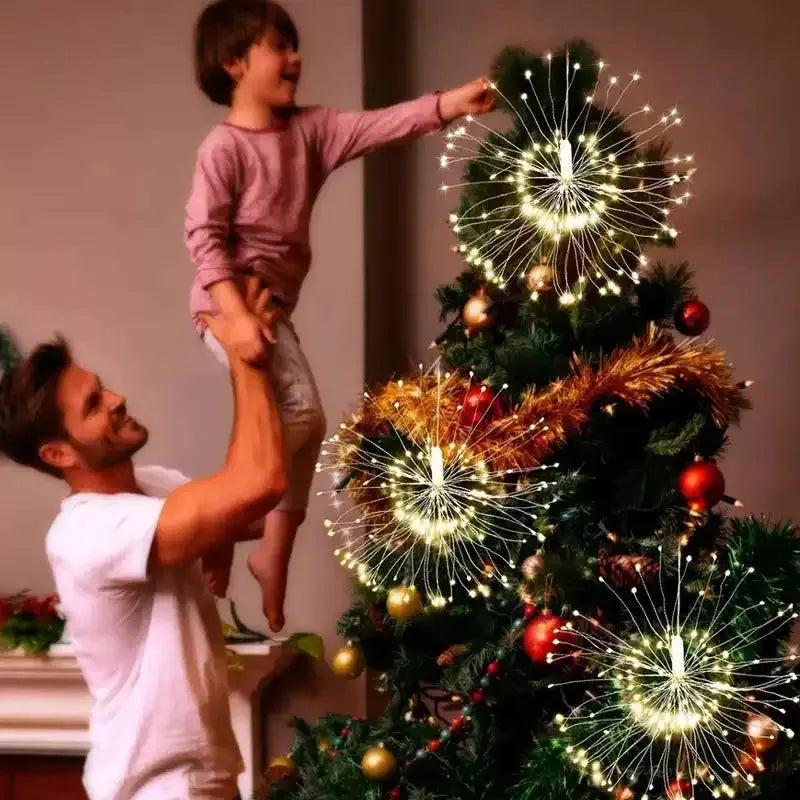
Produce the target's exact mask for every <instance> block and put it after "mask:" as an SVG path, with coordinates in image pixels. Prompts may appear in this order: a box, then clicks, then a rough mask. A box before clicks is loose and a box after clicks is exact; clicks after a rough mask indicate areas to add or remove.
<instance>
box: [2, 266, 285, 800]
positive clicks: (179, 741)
mask: <svg viewBox="0 0 800 800" xmlns="http://www.w3.org/2000/svg"><path fill="white" fill-rule="evenodd" d="M246 302H247V303H248V306H249V308H251V309H252V310H253V311H254V313H256V314H257V315H259V317H260V318H261V319H262V320H263V322H264V329H265V338H269V331H270V329H271V328H270V326H271V325H272V322H273V312H272V311H271V310H270V304H269V293H268V292H266V291H260V287H259V285H258V281H256V280H255V279H252V281H251V282H250V283H249V284H248V287H247V293H246ZM207 323H208V325H209V326H210V328H211V330H212V331H213V332H214V335H215V336H216V337H217V338H218V339H219V340H220V342H221V343H222V344H223V346H224V347H225V348H226V350H227V351H228V356H229V361H230V371H231V377H232V383H233V392H234V399H235V414H234V422H233V433H232V438H231V442H230V446H229V449H228V455H227V459H226V461H225V464H224V466H223V467H222V468H221V469H220V470H219V471H218V472H216V473H215V474H213V475H211V476H210V477H208V478H203V479H201V480H196V481H188V480H187V479H186V478H183V476H181V475H180V474H179V473H176V472H173V471H169V470H165V469H162V468H149V469H138V468H137V469H134V467H133V463H132V460H131V457H132V456H133V454H134V453H136V452H137V451H138V450H139V449H140V448H141V447H142V446H143V445H144V444H145V443H146V441H147V437H148V434H147V430H146V429H145V428H144V427H143V426H142V425H140V424H139V423H138V422H137V421H136V420H135V419H133V418H132V417H131V416H129V414H128V411H127V408H126V405H125V399H124V398H123V397H121V396H120V395H118V394H116V393H114V392H112V391H111V390H109V389H106V388H105V387H104V386H103V385H102V383H101V382H100V381H99V379H98V378H97V376H96V375H93V374H92V373H90V372H87V371H86V370H84V369H82V368H81V367H79V366H78V365H77V364H75V363H74V362H73V361H72V358H71V355H70V351H69V349H68V347H67V345H66V343H65V342H64V341H63V340H56V341H55V342H51V343H48V344H44V345H41V346H39V347H38V348H36V350H34V351H33V353H32V354H31V355H30V356H29V357H28V358H27V359H25V360H23V361H22V362H21V363H20V364H19V365H18V366H17V367H15V368H14V369H12V370H10V371H9V372H7V373H6V374H5V376H4V377H3V380H2V383H1V384H0V449H2V451H3V452H4V453H5V454H6V455H8V456H9V457H10V458H12V459H14V460H15V461H17V462H18V463H20V464H24V465H27V466H30V467H33V468H35V469H38V470H40V471H42V472H45V473H48V474H50V475H53V476H56V477H58V478H60V479H62V480H64V481H65V482H66V483H67V485H68V486H69V488H70V489H71V494H70V495H69V497H68V498H67V499H66V500H65V501H64V503H63V505H62V507H61V512H60V514H59V515H58V517H57V518H56V520H55V522H54V523H53V525H52V527H51V529H50V532H49V533H48V535H47V555H48V558H49V560H50V564H51V567H52V569H53V574H54V577H55V581H56V585H57V588H58V592H59V595H60V598H61V604H62V606H63V608H64V610H65V612H66V617H67V620H68V623H69V629H70V632H71V637H72V641H73V643H74V647H75V654H76V657H77V659H78V662H79V664H80V666H81V670H82V672H83V675H84V678H85V679H86V683H87V685H88V687H89V690H90V692H91V694H92V697H93V699H94V706H93V709H92V716H91V723H90V738H91V747H90V751H89V756H88V759H87V762H86V768H85V772H84V785H85V787H86V790H87V792H88V794H89V797H90V798H91V800H189V798H192V800H233V798H234V797H235V795H236V776H237V775H238V773H239V772H241V769H242V763H241V756H240V753H239V750H238V747H237V745H236V741H235V739H234V736H233V731H232V729H231V723H230V710H229V707H228V689H227V668H226V659H225V649H224V643H223V640H222V634H221V626H220V621H219V617H218V615H217V612H216V608H215V605H214V600H213V597H212V595H211V593H210V592H209V591H208V589H207V587H206V585H205V583H204V580H203V575H202V572H201V568H200V560H201V559H204V560H205V561H206V563H207V566H208V567H209V569H210V570H211V571H212V573H213V572H215V571H216V573H217V574H216V575H214V576H213V577H214V578H215V579H216V582H217V586H218V588H223V585H224V583H225V581H226V576H225V575H224V574H223V573H220V571H219V569H217V566H218V564H219V563H220V559H219V554H222V558H221V564H222V570H223V571H224V569H225V567H226V566H227V567H229V565H230V559H229V558H226V557H225V555H226V554H228V555H229V554H230V553H231V550H232V545H233V542H234V541H235V540H236V539H237V538H238V537H239V535H240V534H241V532H243V531H247V529H248V528H249V527H250V526H251V525H253V523H257V521H258V520H262V519H263V517H264V515H265V514H266V513H267V512H268V511H269V510H270V509H271V508H273V507H274V506H275V505H276V504H277V503H278V501H279V500H280V498H281V496H282V494H283V492H284V490H285V486H286V476H285V468H284V463H283V456H282V449H283V445H282V441H281V424H280V418H279V414H278V410H277V406H276V404H275V401H274V398H273V395H272V391H271V388H270V386H269V383H268V381H267V378H266V374H267V373H266V371H265V370H264V369H263V365H261V366H255V367H254V366H250V365H248V364H246V363H245V362H243V361H242V360H241V359H239V358H237V356H236V354H235V352H234V349H233V347H232V346H231V331H230V328H229V326H228V324H227V322H226V320H225V319H224V318H216V319H214V318H208V319H207ZM267 357H269V351H268V353H267ZM245 538H246V537H245ZM215 554H217V558H216V560H215Z"/></svg>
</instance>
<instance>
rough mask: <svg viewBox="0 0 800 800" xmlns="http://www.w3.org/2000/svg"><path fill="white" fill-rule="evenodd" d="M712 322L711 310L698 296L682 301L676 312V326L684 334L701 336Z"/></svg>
mask: <svg viewBox="0 0 800 800" xmlns="http://www.w3.org/2000/svg"><path fill="white" fill-rule="evenodd" d="M710 322H711V312H710V311H709V310H708V306H707V305H706V304H705V303H701V302H700V301H699V300H698V299H697V298H696V297H695V298H692V299H691V300H687V301H686V302H685V303H681V304H680V305H679V306H678V310H677V311H676V312H675V327H676V328H677V329H678V331H680V333H682V334H683V335H684V336H699V335H700V334H701V333H705V332H706V329H707V328H708V325H709V323H710Z"/></svg>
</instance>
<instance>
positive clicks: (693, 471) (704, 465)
mask: <svg viewBox="0 0 800 800" xmlns="http://www.w3.org/2000/svg"><path fill="white" fill-rule="evenodd" d="M678 491H679V492H680V493H681V494H682V495H683V498H684V500H686V502H687V503H688V505H689V508H691V509H692V511H707V510H708V509H709V508H712V507H713V506H715V505H716V504H717V503H719V501H720V500H722V498H723V497H724V496H725V477H724V476H723V474H722V473H721V472H720V471H719V469H718V468H717V465H716V464H714V463H713V462H711V461H695V463H694V464H689V466H688V467H686V469H684V470H683V472H681V474H680V475H679V476H678Z"/></svg>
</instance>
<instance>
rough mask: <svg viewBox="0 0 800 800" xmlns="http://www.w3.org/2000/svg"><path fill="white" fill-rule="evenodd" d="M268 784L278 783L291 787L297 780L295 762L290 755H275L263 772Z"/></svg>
mask: <svg viewBox="0 0 800 800" xmlns="http://www.w3.org/2000/svg"><path fill="white" fill-rule="evenodd" d="M264 777H265V778H266V781H267V783H268V784H270V785H272V784H276V783H280V784H281V785H283V786H286V787H291V786H292V785H294V782H295V781H296V780H297V764H296V763H295V761H294V759H293V758H292V757H291V756H276V757H275V758H273V759H272V761H270V762H269V766H268V767H267V769H266V771H265V772H264Z"/></svg>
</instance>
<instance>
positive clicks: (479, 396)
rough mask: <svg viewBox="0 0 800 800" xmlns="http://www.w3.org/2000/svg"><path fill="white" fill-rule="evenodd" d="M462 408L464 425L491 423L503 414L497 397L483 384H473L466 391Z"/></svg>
mask: <svg viewBox="0 0 800 800" xmlns="http://www.w3.org/2000/svg"><path fill="white" fill-rule="evenodd" d="M462 406H463V410H462V412H461V413H462V423H463V424H464V425H470V426H472V425H477V424H478V423H480V422H491V421H492V420H493V419H497V418H498V417H500V416H502V414H503V411H502V407H501V404H500V399H499V397H498V396H497V395H496V394H495V393H494V392H493V391H492V390H491V389H490V388H489V387H488V386H486V385H485V384H483V383H475V384H473V385H472V386H470V387H469V389H467V393H466V394H465V395H464V402H463V403H462Z"/></svg>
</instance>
